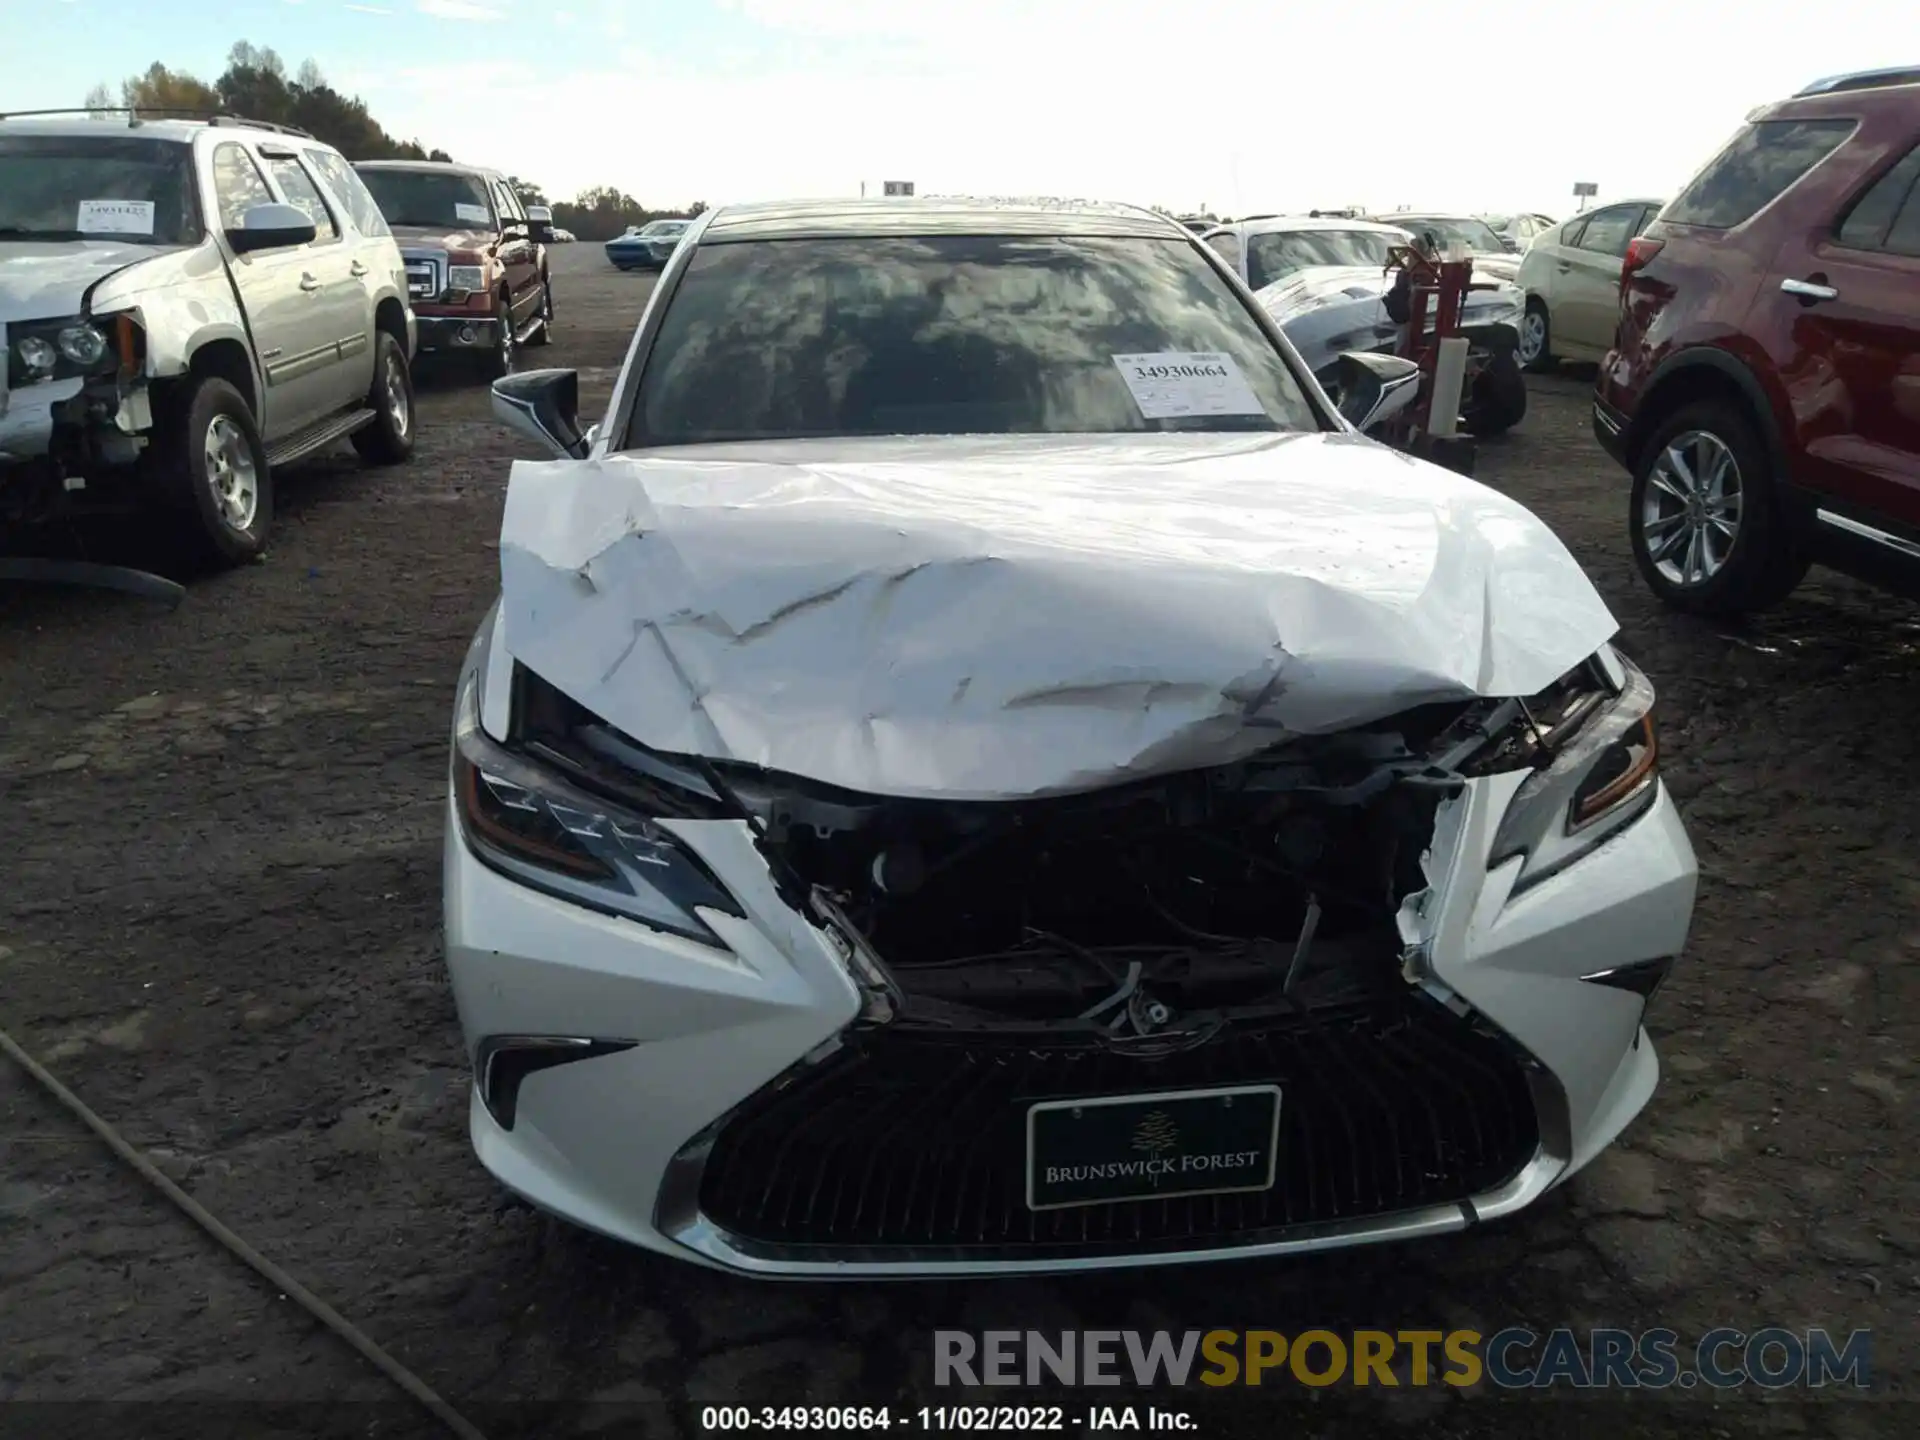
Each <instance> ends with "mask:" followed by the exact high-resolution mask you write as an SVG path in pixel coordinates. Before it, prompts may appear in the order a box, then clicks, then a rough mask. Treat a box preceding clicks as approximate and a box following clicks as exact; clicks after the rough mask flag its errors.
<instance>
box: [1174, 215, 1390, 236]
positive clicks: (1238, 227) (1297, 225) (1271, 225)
mask: <svg viewBox="0 0 1920 1440" xmlns="http://www.w3.org/2000/svg"><path fill="white" fill-rule="evenodd" d="M1220 230H1232V231H1236V232H1238V233H1240V234H1244V235H1266V234H1270V233H1272V232H1274V231H1276V230H1286V231H1292V230H1348V231H1352V230H1359V231H1363V232H1371V233H1373V234H1377V235H1400V234H1404V233H1405V232H1404V231H1403V230H1402V229H1401V227H1400V226H1398V225H1387V224H1383V223H1381V222H1380V221H1378V220H1342V219H1340V218H1339V217H1338V216H1334V215H1261V216H1258V217H1256V218H1254V219H1251V220H1234V221H1231V222H1229V223H1228V224H1225V225H1220V226H1216V227H1215V228H1214V229H1213V230H1209V231H1208V232H1207V234H1209V235H1212V234H1215V233H1217V232H1218V231H1220Z"/></svg>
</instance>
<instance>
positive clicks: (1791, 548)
mask: <svg viewBox="0 0 1920 1440" xmlns="http://www.w3.org/2000/svg"><path fill="white" fill-rule="evenodd" d="M1627 534H1628V539H1629V543H1630V544H1631V546H1632V549H1633V558H1634V562H1635V564H1637V565H1638V566H1639V567H1640V573H1641V575H1642V576H1643V577H1644V578H1645V579H1646V582H1647V584H1648V585H1649V586H1650V587H1652V589H1653V591H1654V593H1655V594H1656V595H1658V596H1659V597H1660V599H1662V600H1663V601H1665V602H1666V603H1667V604H1669V605H1671V606H1673V607H1674V608H1675V609H1678V610H1688V611H1692V612H1694V613H1696V614H1702V615H1714V616H1718V617H1721V618H1726V619H1731V618H1733V617H1735V616H1738V615H1741V614H1744V613H1746V612H1747V611H1750V610H1761V609H1764V608H1766V607H1767V606H1769V605H1772V604H1775V603H1777V602H1778V601H1780V600H1783V599H1785V598H1786V596H1787V595H1788V594H1789V593H1790V592H1791V591H1792V590H1793V588H1794V586H1796V585H1798V584H1799V583H1800V579H1801V577H1802V576H1804V575H1805V574H1806V572H1807V559H1806V556H1805V555H1804V553H1802V551H1801V548H1800V546H1799V545H1798V544H1797V543H1796V541H1795V538H1794V536H1793V533H1792V527H1791V526H1790V525H1789V524H1788V523H1787V518H1786V516H1785V514H1784V513H1783V509H1782V506H1781V501H1780V496H1779V492H1778V489H1777V487H1776V485H1775V480H1774V476H1773V474H1772V472H1771V467H1770V466H1769V464H1768V461H1767V455H1766V450H1765V447H1764V446H1762V445H1761V443H1760V441H1759V438H1758V437H1757V436H1756V435H1755V434H1754V432H1753V427H1752V425H1751V424H1750V423H1749V422H1748V421H1747V419H1746V417H1745V416H1743V415H1741V414H1740V412H1739V411H1738V410H1737V409H1735V408H1734V407H1733V406H1731V405H1728V404H1725V403H1723V402H1720V401H1706V402H1702V403H1700V404H1695V405H1687V406H1683V407H1682V408H1681V409H1680V410H1678V411H1676V412H1675V413H1674V415H1673V416H1672V417H1671V418H1669V419H1668V420H1667V422H1666V423H1665V424H1664V425H1662V426H1661V427H1660V429H1659V431H1658V432H1657V433H1656V434H1655V435H1654V436H1653V438H1652V440H1651V441H1650V442H1649V443H1648V444H1647V445H1646V446H1645V447H1643V449H1642V450H1641V453H1640V455H1639V457H1638V459H1637V460H1636V462H1635V465H1634V472H1633V488H1632V491H1631V492H1630V500H1629V504H1628V514H1627Z"/></svg>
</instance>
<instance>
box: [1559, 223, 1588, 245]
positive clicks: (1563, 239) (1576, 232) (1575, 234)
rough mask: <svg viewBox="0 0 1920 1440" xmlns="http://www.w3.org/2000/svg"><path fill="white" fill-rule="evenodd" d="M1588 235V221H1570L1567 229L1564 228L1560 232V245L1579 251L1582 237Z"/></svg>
mask: <svg viewBox="0 0 1920 1440" xmlns="http://www.w3.org/2000/svg"><path fill="white" fill-rule="evenodd" d="M1586 233H1587V222H1586V221H1584V220H1569V221H1568V222H1567V223H1566V226H1565V228H1563V229H1562V230H1561V231H1560V241H1559V243H1560V244H1562V245H1565V246H1568V247H1570V248H1573V249H1578V248H1579V245H1580V237H1581V236H1582V235H1584V234H1586Z"/></svg>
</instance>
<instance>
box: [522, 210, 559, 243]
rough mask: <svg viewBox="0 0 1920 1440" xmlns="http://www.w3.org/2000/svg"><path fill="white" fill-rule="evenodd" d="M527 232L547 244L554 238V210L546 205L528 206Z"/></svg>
mask: <svg viewBox="0 0 1920 1440" xmlns="http://www.w3.org/2000/svg"><path fill="white" fill-rule="evenodd" d="M527 234H528V235H529V236H530V237H531V238H533V239H535V240H538V241H539V242H540V243H541V244H542V245H545V244H546V243H548V242H549V241H550V240H552V239H553V210H552V207H550V206H546V205H529V206H527Z"/></svg>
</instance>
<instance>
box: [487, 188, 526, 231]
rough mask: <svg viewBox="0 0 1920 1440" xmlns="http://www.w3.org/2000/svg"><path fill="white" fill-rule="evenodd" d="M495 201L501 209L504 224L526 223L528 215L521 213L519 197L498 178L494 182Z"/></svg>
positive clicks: (501, 219) (501, 218) (501, 221)
mask: <svg viewBox="0 0 1920 1440" xmlns="http://www.w3.org/2000/svg"><path fill="white" fill-rule="evenodd" d="M493 203H494V204H495V205H496V206H498V207H499V209H500V223H501V224H502V225H514V224H525V223H526V219H527V217H526V216H525V215H524V214H523V213H521V210H520V200H519V197H518V196H516V195H515V194H514V193H513V191H512V190H511V189H509V188H508V187H507V186H506V185H505V184H503V183H502V182H501V181H498V180H496V181H494V182H493Z"/></svg>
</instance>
